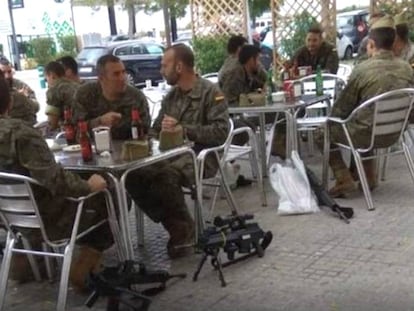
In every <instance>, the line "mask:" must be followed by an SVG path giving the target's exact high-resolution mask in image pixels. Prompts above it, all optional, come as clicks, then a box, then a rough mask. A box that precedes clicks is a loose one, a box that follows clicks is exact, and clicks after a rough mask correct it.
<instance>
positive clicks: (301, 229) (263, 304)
mask: <svg viewBox="0 0 414 311" xmlns="http://www.w3.org/2000/svg"><path fill="white" fill-rule="evenodd" d="M306 161H311V162H313V163H314V164H313V165H312V166H313V167H316V166H315V165H316V164H318V162H319V161H320V159H319V158H310V159H306ZM318 165H319V164H318ZM412 189H413V184H412V181H411V179H410V176H409V173H408V170H407V168H406V167H405V164H404V162H403V161H402V158H399V157H396V158H394V159H390V161H389V168H388V176H387V180H386V181H385V182H382V183H381V184H380V186H379V187H378V188H377V189H376V190H375V191H374V193H373V198H374V203H375V206H376V210H375V211H371V212H369V211H368V210H367V209H366V205H365V201H364V199H363V195H362V194H358V195H356V196H355V197H353V198H351V199H347V200H340V203H342V204H343V205H344V206H352V207H353V208H354V210H355V218H354V219H352V221H351V224H349V225H347V224H345V223H344V222H342V221H340V220H339V219H337V218H335V217H334V216H332V215H331V214H329V213H327V212H320V213H317V214H313V215H298V216H278V215H277V212H276V206H277V196H276V195H275V193H274V192H273V190H272V189H271V188H270V186H269V185H268V189H267V190H268V191H267V192H268V196H269V200H268V201H269V206H268V207H261V206H260V203H259V202H260V197H259V194H258V191H257V188H256V187H254V186H253V187H248V188H243V189H238V190H236V191H235V196H236V199H237V201H238V202H239V203H240V206H241V211H242V212H254V213H255V215H256V219H257V221H258V222H259V224H260V226H261V227H262V228H263V229H265V230H272V232H273V234H274V239H273V242H272V244H271V245H270V246H269V248H268V250H267V251H266V255H265V256H264V257H263V258H251V259H249V260H246V261H244V262H240V263H237V264H235V265H233V266H230V267H227V268H225V269H224V274H225V278H226V280H227V282H228V285H227V287H225V288H222V287H221V286H220V283H219V280H218V278H217V274H216V272H215V271H214V270H213V269H212V267H211V265H210V264H209V262H207V263H206V265H205V267H204V268H203V270H202V272H201V274H200V276H199V280H198V281H197V282H195V283H194V282H193V281H192V279H191V277H192V274H193V272H194V270H195V268H196V266H197V263H198V261H199V259H200V255H193V256H191V257H188V258H185V259H181V260H176V261H173V262H171V261H169V260H168V257H167V255H166V251H165V243H166V241H167V236H166V234H165V232H164V231H163V229H162V228H161V227H160V226H157V225H154V224H151V223H150V222H147V223H148V225H147V227H146V232H147V235H146V241H147V242H146V245H147V248H146V249H145V250H141V253H142V258H144V260H145V261H146V262H148V263H149V264H150V265H151V266H152V267H156V268H167V269H170V270H171V272H177V273H178V272H187V273H188V277H187V279H185V280H176V281H171V282H170V283H169V285H168V288H167V290H166V291H165V292H163V293H161V294H159V295H158V296H156V297H154V299H153V303H152V305H151V308H150V310H177V311H185V310H223V311H224V310H226V311H227V310H229V311H230V310H243V311H244V310H245V311H248V310H303V311H305V310H306V311H309V310H318V311H319V310H330V311H336V310H338V311H339V310H340V311H344V310H377V311H382V310H383V311H389V310H394V311H397V310H412V309H413V308H414V307H413V306H414V295H413V288H414V263H413V260H412V258H413V257H414V243H413V237H414V228H413V225H412V224H413V222H414V211H413V209H414V207H413V206H412V205H413V204H412V202H413V198H414V193H413V191H412ZM225 206H226V205H225V204H224V201H221V202H220V208H219V209H218V213H220V214H226V213H227V210H226V208H225ZM132 226H133V224H132ZM108 258H113V254H112V255H111V254H110V253H109V254H108ZM56 294H57V286H56V284H49V283H47V282H44V283H40V284H37V283H30V284H25V285H20V286H19V285H16V284H15V283H13V282H9V291H8V295H7V300H6V310H10V311H17V310H26V309H27V306H28V305H30V308H31V310H32V311H37V310H54V303H55V301H56V300H55V299H56V297H57V296H56ZM85 299H86V297H82V296H79V295H76V294H74V293H73V292H72V291H70V295H69V303H68V310H87V308H86V307H83V306H82V303H83V302H84V300H85ZM94 309H95V310H105V308H104V301H103V300H100V301H99V303H98V304H97V306H96V307H95V308H94Z"/></svg>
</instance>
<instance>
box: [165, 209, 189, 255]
mask: <svg viewBox="0 0 414 311" xmlns="http://www.w3.org/2000/svg"><path fill="white" fill-rule="evenodd" d="M161 223H162V225H163V226H164V228H165V229H166V230H167V231H168V233H169V235H170V239H169V240H168V244H167V252H168V256H169V257H170V258H171V259H175V258H180V257H184V256H187V255H190V254H191V253H192V252H193V250H194V242H195V241H194V221H193V219H192V218H191V216H190V214H189V212H188V211H180V212H179V213H173V214H169V215H168V217H166V218H165V219H163V220H162V221H161Z"/></svg>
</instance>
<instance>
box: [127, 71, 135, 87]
mask: <svg viewBox="0 0 414 311" xmlns="http://www.w3.org/2000/svg"><path fill="white" fill-rule="evenodd" d="M126 79H127V82H128V84H130V85H132V86H135V81H134V74H133V73H132V72H130V71H127V73H126Z"/></svg>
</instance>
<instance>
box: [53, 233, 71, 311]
mask: <svg viewBox="0 0 414 311" xmlns="http://www.w3.org/2000/svg"><path fill="white" fill-rule="evenodd" d="M74 247H75V242H74V241H73V242H72V241H71V243H69V244H68V245H67V246H66V247H65V250H64V257H63V265H62V272H61V275H60V284H59V295H58V300H57V306H56V310H57V311H65V309H66V300H67V296H68V283H69V273H70V265H71V263H72V256H73V249H74Z"/></svg>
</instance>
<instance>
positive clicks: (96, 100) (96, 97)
mask: <svg viewBox="0 0 414 311" xmlns="http://www.w3.org/2000/svg"><path fill="white" fill-rule="evenodd" d="M133 106H136V107H138V110H139V112H140V116H141V121H142V124H143V125H144V127H145V130H148V128H149V126H150V123H151V118H150V114H149V108H148V102H147V98H146V97H145V95H144V94H143V93H142V92H141V91H140V90H138V89H136V88H135V87H132V86H130V85H128V86H127V88H126V90H125V92H124V93H123V94H122V97H121V98H120V99H118V100H114V101H110V100H107V99H106V98H105V97H104V95H103V93H102V88H101V86H100V84H99V82H91V83H86V84H84V85H82V86H81V87H80V88H79V90H78V93H77V96H76V104H75V109H74V116H75V120H79V118H83V119H84V120H86V121H88V125H89V128H90V129H91V128H94V127H96V126H99V117H100V116H101V115H103V114H105V113H107V112H111V111H112V112H118V113H120V114H122V119H121V122H120V123H119V124H118V125H116V126H114V127H112V129H111V133H112V138H114V139H129V138H131V108H132V107H133Z"/></svg>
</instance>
